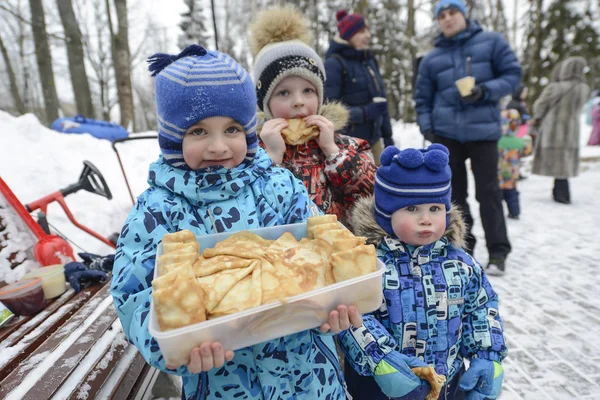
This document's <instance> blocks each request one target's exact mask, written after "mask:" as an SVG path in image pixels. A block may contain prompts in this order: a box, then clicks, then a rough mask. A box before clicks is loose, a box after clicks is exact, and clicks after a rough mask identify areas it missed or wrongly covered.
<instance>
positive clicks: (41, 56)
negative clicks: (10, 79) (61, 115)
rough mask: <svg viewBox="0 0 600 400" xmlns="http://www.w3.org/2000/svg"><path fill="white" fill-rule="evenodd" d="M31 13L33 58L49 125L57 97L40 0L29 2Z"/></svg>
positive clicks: (55, 112) (54, 117)
mask: <svg viewBox="0 0 600 400" xmlns="http://www.w3.org/2000/svg"><path fill="white" fill-rule="evenodd" d="M29 8H30V12H31V29H32V32H33V40H34V42H35V57H36V59H37V65H38V70H39V73H40V82H41V84H42V92H43V94H44V107H45V109H46V123H47V124H48V125H49V124H50V123H51V122H52V121H54V120H55V119H57V118H58V108H59V102H58V95H57V94H56V85H55V82H54V72H53V71H52V54H51V53H50V45H49V43H48V34H47V33H46V19H45V16H44V7H43V4H42V0H29Z"/></svg>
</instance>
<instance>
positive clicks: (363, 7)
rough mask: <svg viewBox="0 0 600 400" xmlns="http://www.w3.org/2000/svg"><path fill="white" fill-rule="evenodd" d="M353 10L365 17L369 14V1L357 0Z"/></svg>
mask: <svg viewBox="0 0 600 400" xmlns="http://www.w3.org/2000/svg"><path fill="white" fill-rule="evenodd" d="M354 12H357V13H359V14H362V15H364V16H365V17H366V16H367V15H368V14H369V1H368V0H359V1H358V4H357V5H356V7H355V10H354Z"/></svg>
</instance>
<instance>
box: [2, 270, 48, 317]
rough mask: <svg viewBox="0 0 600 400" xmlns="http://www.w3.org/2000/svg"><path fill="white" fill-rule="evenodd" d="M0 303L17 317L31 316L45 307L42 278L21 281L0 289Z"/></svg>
mask: <svg viewBox="0 0 600 400" xmlns="http://www.w3.org/2000/svg"><path fill="white" fill-rule="evenodd" d="M0 301H2V303H4V305H5V306H6V308H8V309H9V310H10V311H12V312H13V313H15V314H17V315H31V314H35V313H36V312H38V311H40V310H42V309H43V308H44V307H45V306H46V298H45V297H44V290H43V289H42V278H30V279H22V280H20V281H17V282H15V283H11V284H10V285H7V286H4V287H2V288H0Z"/></svg>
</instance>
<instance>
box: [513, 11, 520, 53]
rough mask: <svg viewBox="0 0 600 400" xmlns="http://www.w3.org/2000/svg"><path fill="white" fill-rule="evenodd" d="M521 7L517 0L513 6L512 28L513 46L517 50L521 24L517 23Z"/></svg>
mask: <svg viewBox="0 0 600 400" xmlns="http://www.w3.org/2000/svg"><path fill="white" fill-rule="evenodd" d="M518 7H519V0H515V1H514V4H513V26H512V37H513V46H514V48H515V49H516V48H517V26H518V25H519V22H518V21H517V18H518V15H519V13H518V11H517V9H518Z"/></svg>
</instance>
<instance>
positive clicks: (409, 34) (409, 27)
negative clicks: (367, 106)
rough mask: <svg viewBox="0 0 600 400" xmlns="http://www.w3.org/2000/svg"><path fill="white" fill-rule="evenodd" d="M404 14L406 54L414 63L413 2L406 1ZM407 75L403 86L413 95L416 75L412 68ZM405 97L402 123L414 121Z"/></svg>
mask: <svg viewBox="0 0 600 400" xmlns="http://www.w3.org/2000/svg"><path fill="white" fill-rule="evenodd" d="M406 7H407V9H406V12H407V18H406V43H408V52H409V53H410V59H411V61H412V62H414V61H415V60H416V58H417V49H416V47H415V41H414V39H416V37H415V36H416V27H415V11H416V7H415V0H407V2H406ZM408 71H410V72H409V75H408V76H407V79H406V84H405V86H408V85H409V83H410V93H411V94H413V93H414V90H415V88H414V87H412V82H414V79H413V75H414V74H416V73H417V71H413V69H412V68H409V69H408ZM404 97H405V101H404V113H403V114H404V115H403V118H402V119H404V121H412V120H413V119H414V113H415V108H414V107H413V105H412V101H410V97H409V96H408V94H407V95H405V96H404Z"/></svg>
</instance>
